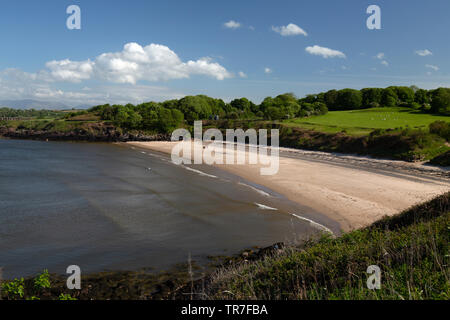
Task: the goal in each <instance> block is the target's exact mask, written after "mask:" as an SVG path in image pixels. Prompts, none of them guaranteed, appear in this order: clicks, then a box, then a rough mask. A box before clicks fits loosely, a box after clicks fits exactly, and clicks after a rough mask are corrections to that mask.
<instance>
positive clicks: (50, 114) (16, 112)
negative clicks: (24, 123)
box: [0, 107, 61, 119]
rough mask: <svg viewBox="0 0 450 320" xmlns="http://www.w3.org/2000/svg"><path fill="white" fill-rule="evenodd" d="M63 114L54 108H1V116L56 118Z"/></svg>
mask: <svg viewBox="0 0 450 320" xmlns="http://www.w3.org/2000/svg"><path fill="white" fill-rule="evenodd" d="M58 116H61V111H53V110H35V109H29V110H23V109H12V108H6V107H4V108H0V118H3V117H9V118H40V119H44V118H56V117H58Z"/></svg>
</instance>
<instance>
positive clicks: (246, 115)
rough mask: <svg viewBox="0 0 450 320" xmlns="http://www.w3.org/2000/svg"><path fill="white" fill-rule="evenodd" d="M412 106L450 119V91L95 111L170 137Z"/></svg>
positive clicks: (336, 93) (394, 90) (288, 96)
mask: <svg viewBox="0 0 450 320" xmlns="http://www.w3.org/2000/svg"><path fill="white" fill-rule="evenodd" d="M396 106H398V107H408V108H411V109H415V110H418V111H421V112H427V113H442V114H450V88H438V89H435V90H424V89H420V88H418V87H415V86H412V87H404V86H391V87H387V88H364V89H361V90H355V89H342V90H329V91H327V92H322V93H319V94H310V95H307V96H306V97H304V98H301V99H299V98H297V97H296V96H295V95H294V94H292V93H285V94H281V95H278V96H276V97H267V98H265V99H264V100H263V101H262V102H261V103H260V104H259V105H258V104H255V103H253V102H252V101H250V100H249V99H247V98H240V99H234V100H233V101H231V102H230V103H225V102H224V101H223V100H221V99H214V98H211V97H208V96H205V95H197V96H186V97H184V98H182V99H179V100H176V99H175V100H167V101H164V102H146V103H142V104H138V105H132V104H127V105H109V104H105V105H100V106H96V107H93V108H91V109H89V110H88V112H94V113H95V114H97V115H99V116H100V118H101V119H102V120H109V121H113V122H114V123H115V124H116V125H118V126H120V127H123V128H127V129H144V130H158V131H160V132H169V131H171V130H173V129H174V128H177V127H179V126H180V125H182V124H183V123H185V122H187V123H192V122H193V121H195V120H206V119H210V120H214V119H215V120H218V119H255V120H256V119H261V120H282V119H289V118H301V117H308V116H312V115H323V114H326V113H327V112H328V110H332V111H338V110H357V109H365V108H378V107H396Z"/></svg>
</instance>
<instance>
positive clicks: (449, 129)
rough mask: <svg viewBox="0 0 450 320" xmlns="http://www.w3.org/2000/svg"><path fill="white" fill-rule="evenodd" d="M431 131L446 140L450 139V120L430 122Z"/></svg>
mask: <svg viewBox="0 0 450 320" xmlns="http://www.w3.org/2000/svg"><path fill="white" fill-rule="evenodd" d="M429 127H430V133H434V134H437V135H438V136H440V137H442V138H444V139H445V140H447V141H449V140H450V122H445V121H435V122H433V123H430V126H429Z"/></svg>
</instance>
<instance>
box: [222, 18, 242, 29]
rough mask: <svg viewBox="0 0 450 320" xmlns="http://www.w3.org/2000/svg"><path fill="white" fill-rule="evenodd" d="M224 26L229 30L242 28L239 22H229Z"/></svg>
mask: <svg viewBox="0 0 450 320" xmlns="http://www.w3.org/2000/svg"><path fill="white" fill-rule="evenodd" d="M223 25H224V27H225V28H228V29H238V28H240V27H241V24H240V23H239V22H237V21H234V20H230V21H228V22H225V23H224V24H223Z"/></svg>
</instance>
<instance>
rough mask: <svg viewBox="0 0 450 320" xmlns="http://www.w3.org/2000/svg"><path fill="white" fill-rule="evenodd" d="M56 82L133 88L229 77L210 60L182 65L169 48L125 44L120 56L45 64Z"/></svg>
mask: <svg viewBox="0 0 450 320" xmlns="http://www.w3.org/2000/svg"><path fill="white" fill-rule="evenodd" d="M46 66H47V68H48V69H49V74H50V76H51V77H52V78H53V79H54V80H56V81H71V82H80V81H82V80H87V79H91V78H94V77H95V78H97V79H101V80H107V81H110V82H115V83H131V84H136V83H137V82H138V81H140V80H146V81H152V82H153V81H167V80H172V79H184V78H189V77H190V76H191V75H196V74H198V75H206V76H209V77H212V78H215V79H217V80H223V79H226V78H230V77H231V76H232V75H231V74H230V73H229V72H228V71H227V70H226V69H225V68H224V67H223V66H221V65H220V64H218V63H216V62H213V61H212V59H210V58H201V59H198V60H195V61H193V60H190V61H187V62H183V61H181V59H180V58H179V57H178V55H177V54H176V53H175V52H173V51H172V50H171V49H170V48H168V47H166V46H164V45H160V44H153V43H152V44H150V45H148V46H145V47H142V46H141V45H139V44H137V43H134V42H133V43H127V44H126V45H125V46H124V48H123V50H122V51H120V52H113V53H103V54H101V55H99V56H98V57H97V58H95V60H94V61H91V60H86V61H70V60H68V59H66V60H61V61H50V62H48V63H47V64H46Z"/></svg>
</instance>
